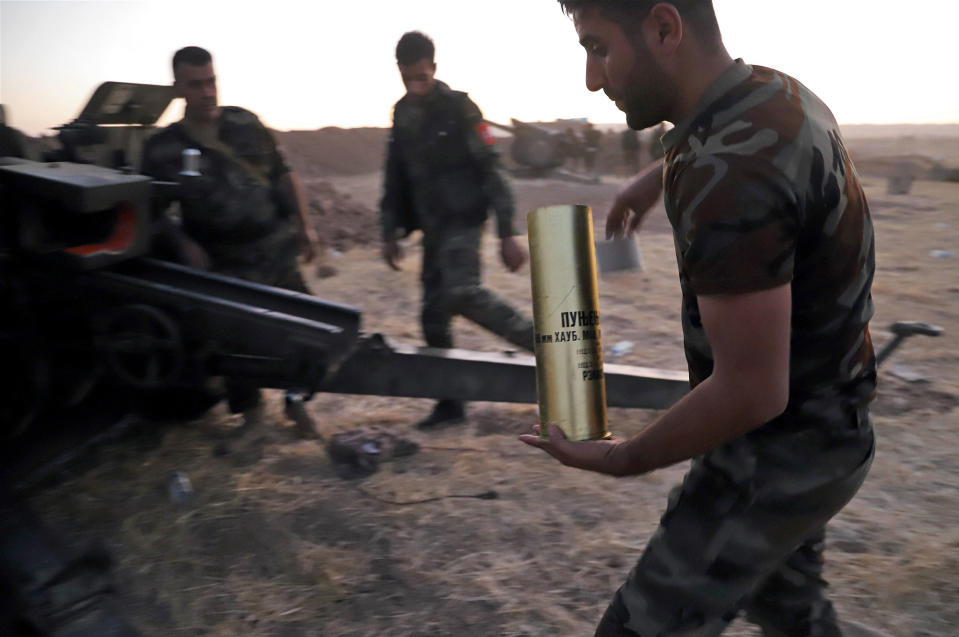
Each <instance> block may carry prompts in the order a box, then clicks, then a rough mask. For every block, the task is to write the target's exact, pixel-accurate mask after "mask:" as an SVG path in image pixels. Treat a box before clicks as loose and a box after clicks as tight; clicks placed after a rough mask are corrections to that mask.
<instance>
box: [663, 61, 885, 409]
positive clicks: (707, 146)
mask: <svg viewBox="0 0 959 637" xmlns="http://www.w3.org/2000/svg"><path fill="white" fill-rule="evenodd" d="M663 144H664V146H665V147H666V149H667V154H666V169H665V172H664V177H663V179H664V193H665V204H666V211H667V214H668V216H669V220H670V223H671V224H672V226H673V235H674V241H675V247H676V256H677V260H678V264H679V276H680V283H681V286H682V292H683V309H682V319H683V334H684V337H685V348H686V358H687V361H688V364H689V373H690V382H691V384H692V385H693V386H695V385H696V384H698V383H700V382H702V381H703V380H704V379H705V378H707V377H708V376H709V375H710V374H711V373H712V368H713V359H712V353H711V350H710V347H709V344H708V342H707V340H706V335H705V332H704V330H703V325H702V321H701V317H700V313H699V306H698V303H697V296H698V295H719V294H738V293H746V292H753V291H759V290H765V289H770V288H773V287H777V286H780V285H784V284H787V283H789V284H790V285H791V289H792V307H793V309H792V334H791V356H790V400H789V405H788V406H787V408H786V414H787V415H788V414H790V413H793V414H798V413H803V412H808V411H810V405H811V404H812V405H830V406H833V407H834V406H835V405H836V404H837V403H842V404H846V405H861V404H865V403H867V402H868V401H869V400H871V398H872V396H873V394H874V392H875V386H876V364H875V356H874V354H873V347H872V341H871V338H870V336H869V327H868V323H869V319H870V318H871V317H872V314H873V305H872V297H871V294H870V287H871V284H872V278H873V272H874V269H875V262H874V246H873V229H872V221H871V219H870V216H869V208H868V205H867V203H866V199H865V196H864V194H863V191H862V188H861V187H860V185H859V180H858V178H857V176H856V172H855V169H854V168H853V165H852V162H851V161H850V159H849V156H848V154H847V153H846V148H845V146H844V144H843V140H842V137H841V136H840V134H839V126H838V125H837V124H836V121H835V119H834V118H833V115H832V113H831V112H830V111H829V109H828V108H827V107H826V106H825V105H824V104H823V103H822V102H821V101H820V100H819V99H818V98H817V97H816V96H815V95H813V94H812V93H811V92H810V91H809V90H808V89H807V88H806V87H805V86H803V85H802V84H800V83H799V82H797V81H796V80H795V79H793V78H791V77H789V76H787V75H784V74H782V73H779V72H778V71H774V70H772V69H768V68H763V67H759V66H748V65H746V64H743V63H742V61H740V60H737V62H736V64H735V65H734V66H733V67H731V68H730V70H728V71H727V72H726V73H725V74H724V75H723V76H722V77H721V78H720V79H718V80H717V81H716V83H715V84H713V86H711V87H710V89H708V90H707V92H706V94H705V95H704V96H703V97H702V98H701V100H700V102H699V103H698V104H697V106H696V107H695V108H694V110H693V114H692V115H691V116H690V117H689V118H687V119H686V120H685V121H683V122H681V123H679V124H678V125H677V126H676V128H674V129H673V130H671V131H670V132H669V133H668V134H667V135H666V136H665V137H664V138H663ZM812 411H816V410H812Z"/></svg>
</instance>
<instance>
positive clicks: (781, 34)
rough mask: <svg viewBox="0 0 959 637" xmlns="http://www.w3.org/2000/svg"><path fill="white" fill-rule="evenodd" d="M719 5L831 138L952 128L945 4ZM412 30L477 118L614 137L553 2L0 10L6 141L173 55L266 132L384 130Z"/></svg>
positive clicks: (78, 2)
mask: <svg viewBox="0 0 959 637" xmlns="http://www.w3.org/2000/svg"><path fill="white" fill-rule="evenodd" d="M715 5H716V11H717V14H718V16H719V21H720V26H721V28H722V30H723V35H724V40H725V43H726V47H727V49H728V50H729V52H730V53H731V54H732V55H733V56H734V57H742V58H744V59H745V60H746V61H747V62H751V63H755V64H762V65H765V66H772V67H775V68H778V69H779V70H781V71H784V72H786V73H789V74H791V75H794V76H795V77H796V78H797V79H799V80H800V81H802V82H803V83H804V84H806V85H807V86H809V87H810V88H811V89H812V90H813V91H814V92H816V93H817V94H818V95H819V96H820V97H822V98H823V99H824V100H825V101H826V102H827V103H828V104H829V105H830V107H831V108H832V109H833V111H834V112H835V114H836V117H837V118H838V119H839V121H840V122H842V123H903V122H917V123H929V122H959V82H957V81H956V80H955V76H956V75H955V69H954V68H953V67H954V63H955V60H956V58H957V55H956V51H957V50H959V47H957V45H956V36H955V33H954V29H955V26H956V24H959V2H956V0H912V1H911V2H908V3H902V2H893V1H892V0H803V1H802V2H786V1H783V0H715ZM411 29H419V30H422V31H424V32H425V33H427V34H429V35H430V36H431V37H433V39H434V40H435V42H436V45H437V57H436V61H437V64H438V71H437V77H439V78H440V79H443V80H445V81H446V82H447V83H449V84H450V85H451V86H453V87H454V88H458V89H460V90H466V91H468V92H469V93H470V95H471V96H472V97H473V99H474V100H475V101H476V102H477V103H478V104H479V106H480V107H481V108H482V109H483V111H484V114H485V115H486V116H487V117H488V118H489V119H492V120H496V121H502V122H504V123H508V121H509V118H510V117H516V118H518V119H527V120H552V119H555V118H558V117H588V118H590V119H591V120H593V121H596V122H617V123H619V122H622V121H623V116H622V114H621V113H620V112H619V111H618V110H616V108H615V107H614V106H612V105H611V104H610V103H609V102H608V100H607V99H606V97H605V96H604V95H603V94H602V93H599V94H593V93H589V92H588V91H586V89H585V86H584V83H583V77H584V59H585V58H584V53H583V51H582V49H581V48H580V47H579V45H578V44H577V42H576V36H575V32H574V31H573V27H572V23H571V22H570V21H569V19H568V18H566V16H564V15H563V13H562V12H561V11H560V9H559V8H558V4H557V3H556V2H555V1H554V0H483V1H481V2H466V1H457V0H405V1H404V0H367V1H366V2H363V1H353V2H333V1H331V0H312V1H301V2H292V1H288V0H259V1H257V2H244V1H243V0H232V1H230V2H226V1H223V0H193V1H192V2H184V1H181V0H126V1H120V0H96V1H95V0H73V1H67V2H64V1H41V0H35V1H22V0H0V102H2V103H4V104H6V106H7V116H8V120H9V121H10V123H11V124H13V125H14V126H16V127H18V128H20V129H22V130H24V131H25V132H28V133H30V134H39V133H43V132H49V129H50V128H51V127H53V126H56V125H58V124H62V123H65V122H67V121H69V120H71V119H73V118H74V117H76V115H77V114H78V113H79V112H80V108H81V106H82V105H83V104H84V103H85V102H86V101H87V99H88V98H89V96H90V95H91V94H92V92H93V90H94V88H95V87H96V86H97V85H98V84H99V83H100V82H102V81H105V80H117V81H127V82H143V83H156V84H168V83H169V82H170V81H171V72H170V68H169V63H170V57H171V55H172V53H173V51H175V50H176V49H178V48H180V47H181V46H185V45H188V44H196V45H200V46H203V47H205V48H207V49H209V50H210V51H211V52H212V53H213V56H214V62H215V65H216V70H217V76H218V81H219V88H220V103H221V104H236V105H240V106H243V107H246V108H249V109H251V110H253V111H256V112H257V113H259V115H260V116H261V118H262V119H263V120H264V121H265V122H266V123H267V124H268V125H270V126H272V127H274V128H278V129H283V130H286V129H313V128H319V127H322V126H343V127H352V126H387V125H388V124H389V116H390V107H391V105H392V104H393V102H395V101H396V99H398V98H399V97H400V96H401V95H402V91H403V87H402V84H401V83H400V80H399V75H398V73H397V71H396V67H395V64H394V57H393V50H394V46H395V44H396V40H397V39H398V38H399V36H400V35H402V33H403V32H404V31H408V30H411ZM181 112H182V106H181V105H180V104H174V106H172V107H171V108H170V109H168V111H167V116H166V117H165V118H164V119H165V120H170V119H173V118H176V117H179V116H180V114H181Z"/></svg>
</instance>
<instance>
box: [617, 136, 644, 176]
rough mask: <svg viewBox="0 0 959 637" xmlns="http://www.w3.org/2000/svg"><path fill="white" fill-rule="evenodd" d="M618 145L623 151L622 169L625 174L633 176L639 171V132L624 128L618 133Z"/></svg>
mask: <svg viewBox="0 0 959 637" xmlns="http://www.w3.org/2000/svg"><path fill="white" fill-rule="evenodd" d="M619 145H620V149H621V150H622V151H623V170H624V171H625V173H626V175H627V176H633V175H635V174H636V173H638V172H639V151H640V143H639V133H638V132H636V131H634V130H633V129H632V128H626V130H624V131H623V132H622V133H620V134H619Z"/></svg>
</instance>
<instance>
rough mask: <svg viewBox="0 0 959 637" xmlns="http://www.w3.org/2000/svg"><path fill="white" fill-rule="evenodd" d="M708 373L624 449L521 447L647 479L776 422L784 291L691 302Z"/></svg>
mask: <svg viewBox="0 0 959 637" xmlns="http://www.w3.org/2000/svg"><path fill="white" fill-rule="evenodd" d="M698 302H699V308H700V314H701V316H702V322H703V326H704V327H705V330H706V334H707V337H708V340H709V344H710V346H711V348H712V351H713V355H714V361H715V363H714V368H713V373H712V375H711V376H709V377H708V378H707V379H706V380H704V381H703V382H702V383H700V384H699V385H697V386H696V388H695V389H693V390H692V391H691V392H690V393H689V394H687V395H686V396H684V397H683V398H682V399H681V400H680V401H679V402H677V403H676V404H675V405H673V407H671V408H670V409H669V410H668V411H667V412H666V413H665V414H663V416H662V417H660V418H659V419H658V420H656V421H655V422H654V423H653V424H651V425H650V426H648V427H647V428H645V429H644V430H643V431H641V432H640V433H638V434H636V435H635V436H633V437H632V438H630V439H629V440H626V441H618V442H617V441H613V443H610V441H589V442H569V441H567V440H565V439H564V438H563V437H562V433H561V432H560V431H559V430H558V429H556V430H555V432H554V431H553V430H552V429H551V430H550V436H551V439H550V441H549V442H543V441H540V440H539V438H538V437H537V436H535V435H523V436H520V440H522V441H523V442H525V443H527V444H530V445H532V446H535V447H539V448H541V449H543V450H545V451H546V452H547V453H549V454H550V455H551V456H553V457H554V458H556V459H558V460H559V461H560V462H562V463H563V464H565V465H567V466H571V467H577V468H580V469H586V470H589V471H597V472H599V473H606V474H610V475H615V476H625V475H637V474H642V473H647V472H649V471H652V470H654V469H658V468H660V467H666V466H669V465H671V464H674V463H676V462H681V461H683V460H687V459H689V458H693V457H696V456H699V455H701V454H703V453H705V452H707V451H709V450H711V449H714V448H716V447H718V446H719V445H721V444H723V443H725V442H728V441H730V440H733V439H734V438H737V437H739V436H741V435H743V434H745V433H747V432H749V431H751V430H752V429H755V428H756V427H759V426H760V425H762V424H764V423H766V422H768V421H770V420H771V419H773V418H775V417H776V416H778V415H779V414H780V413H782V411H783V410H784V409H785V408H786V403H787V402H788V399H789V335H790V316H791V311H792V292H791V288H790V285H789V284H785V285H781V286H778V287H775V288H772V289H769V290H763V291H760V292H750V293H746V294H736V295H723V296H700V297H698Z"/></svg>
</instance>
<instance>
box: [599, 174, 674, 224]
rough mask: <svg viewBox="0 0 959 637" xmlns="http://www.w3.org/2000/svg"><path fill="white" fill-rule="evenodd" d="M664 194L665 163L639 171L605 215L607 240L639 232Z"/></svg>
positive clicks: (617, 196)
mask: <svg viewBox="0 0 959 637" xmlns="http://www.w3.org/2000/svg"><path fill="white" fill-rule="evenodd" d="M662 192H663V160H662V159H660V160H658V161H656V162H654V163H652V164H650V165H649V166H647V167H646V168H644V169H642V170H641V171H639V174H637V175H636V176H635V177H634V178H633V179H632V181H630V182H629V183H628V184H626V186H625V187H624V188H623V189H622V190H620V191H619V194H617V195H616V199H615V200H614V201H613V205H612V207H611V208H610V209H609V213H608V214H607V215H606V238H607V239H613V238H621V237H623V236H629V235H631V234H633V233H634V232H636V230H637V229H638V228H639V224H640V223H641V222H642V220H643V218H644V217H645V216H646V214H647V213H648V212H649V210H650V209H651V208H652V207H653V205H655V203H656V201H657V200H658V199H659V196H660V195H661V194H662Z"/></svg>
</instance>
